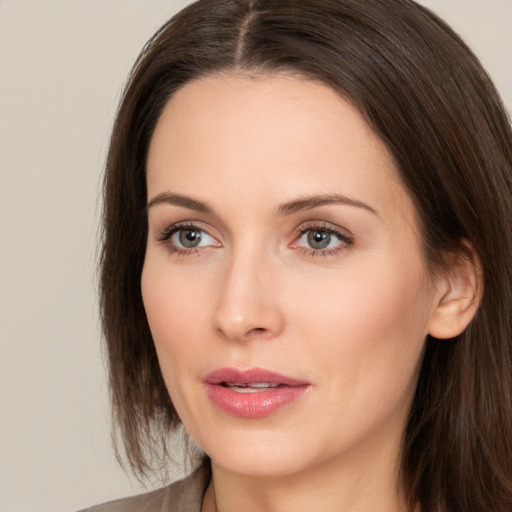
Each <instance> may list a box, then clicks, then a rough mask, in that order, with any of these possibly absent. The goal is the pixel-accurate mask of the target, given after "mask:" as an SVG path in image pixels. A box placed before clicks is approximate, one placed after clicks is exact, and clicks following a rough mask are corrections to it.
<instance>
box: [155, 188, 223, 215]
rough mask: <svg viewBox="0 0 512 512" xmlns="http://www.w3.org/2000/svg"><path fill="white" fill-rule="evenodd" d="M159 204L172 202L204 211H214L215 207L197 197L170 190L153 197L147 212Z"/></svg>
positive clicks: (190, 208)
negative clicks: (193, 197)
mask: <svg viewBox="0 0 512 512" xmlns="http://www.w3.org/2000/svg"><path fill="white" fill-rule="evenodd" d="M159 204H172V205H175V206H182V207H183V208H188V209H189V210H195V211H198V212H202V213H213V209H212V208H211V207H210V206H208V205H207V204H206V203H203V202H202V201H198V200H197V199H192V198H191V197H188V196H183V195H181V194H171V193H169V192H162V193H161V194H158V195H156V196H155V197H153V198H152V199H151V200H150V201H149V202H148V204H147V205H146V212H147V211H149V209H150V208H153V207H154V206H157V205H159Z"/></svg>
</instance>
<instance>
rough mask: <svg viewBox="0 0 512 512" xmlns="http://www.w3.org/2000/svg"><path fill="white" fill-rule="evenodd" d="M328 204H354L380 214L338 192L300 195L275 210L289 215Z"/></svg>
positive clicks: (280, 213) (278, 213)
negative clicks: (307, 195) (300, 196)
mask: <svg viewBox="0 0 512 512" xmlns="http://www.w3.org/2000/svg"><path fill="white" fill-rule="evenodd" d="M330 204H342V205H347V206H355V207H357V208H363V209H364V210H368V211H369V212H371V213H373V214H374V215H377V216H380V214H379V212H378V211H377V210H375V208H372V207H371V206H369V205H367V204H366V203H363V202H362V201H358V200H357V199H353V198H351V197H349V196H345V195H340V194H327V195H318V196H309V197H302V198H299V199H295V200H293V201H289V202H287V203H284V204H282V205H281V206H279V207H278V208H277V210H276V214H277V215H291V214H293V213H297V212H300V211H305V210H311V209H313V208H317V207H319V206H324V205H330Z"/></svg>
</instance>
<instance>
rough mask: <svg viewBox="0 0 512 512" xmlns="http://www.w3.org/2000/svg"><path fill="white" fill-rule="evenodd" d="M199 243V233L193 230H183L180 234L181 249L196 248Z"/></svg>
mask: <svg viewBox="0 0 512 512" xmlns="http://www.w3.org/2000/svg"><path fill="white" fill-rule="evenodd" d="M200 241H201V233H199V231H194V230H183V231H181V232H180V243H181V244H182V245H183V247H197V245H199V242H200Z"/></svg>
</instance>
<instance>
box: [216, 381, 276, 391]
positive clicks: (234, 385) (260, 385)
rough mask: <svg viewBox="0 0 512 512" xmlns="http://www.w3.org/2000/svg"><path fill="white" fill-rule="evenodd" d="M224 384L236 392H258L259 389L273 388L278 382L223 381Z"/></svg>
mask: <svg viewBox="0 0 512 512" xmlns="http://www.w3.org/2000/svg"><path fill="white" fill-rule="evenodd" d="M224 386H225V387H227V388H229V389H230V390H231V391H236V392H237V393H258V392H259V391H264V390H266V389H275V388H277V387H278V386H279V384H274V383H270V382H251V383H240V382H225V383H224Z"/></svg>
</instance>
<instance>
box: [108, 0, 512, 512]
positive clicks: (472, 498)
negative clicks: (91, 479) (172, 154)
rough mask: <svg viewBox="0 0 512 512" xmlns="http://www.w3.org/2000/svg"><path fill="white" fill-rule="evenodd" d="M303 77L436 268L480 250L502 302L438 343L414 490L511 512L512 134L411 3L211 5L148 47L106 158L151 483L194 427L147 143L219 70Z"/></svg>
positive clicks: (137, 431) (116, 290)
mask: <svg viewBox="0 0 512 512" xmlns="http://www.w3.org/2000/svg"><path fill="white" fill-rule="evenodd" d="M230 71H237V72H240V71H242V72H247V73H256V74H259V73H272V72H280V71H284V72H288V73H294V74H296V75H298V76H301V77H304V78H311V79H315V80H320V81H322V82H323V83H325V84H327V85H329V86H331V87H332V88H333V89H335V90H336V91H338V92H339V93H340V94H341V95H343V96H344V97H345V98H347V99H348V100H349V101H350V102H352V103H353V104H354V105H355V106H356V107H357V108H358V109H359V111H360V112H361V114H362V115H363V116H364V117H365V118H366V120H367V121H368V123H369V124H370V125H371V126H372V127H373V129H374V130H375V132H376V133H377V134H378V135H379V136H380V137H381V138H382V140H383V141H384V142H385V143H386V144H387V147H388V149H389V150H390V152H391V153H392V154H393V156H394V158H395V161H396V164H397V168H398V171H399V174H400V176H401V179H402V181H403V183H404V184H405V186H406V188H407V189H408V191H409V194H410V195H411V197H412V198H413V200H414V202H415V204H416V207H417V211H418V216H419V218H420V223H421V229H422V241H423V248H424V253H425V258H426V261H427V262H428V263H429V265H430V266H431V268H439V267H442V266H443V258H444V256H445V255H446V254H447V253H449V252H454V251H455V252H457V251H462V249H463V241H469V243H470V244H471V245H472V246H473V247H474V249H475V251H476V253H477V255H478V257H479V259H480V262H481V266H482V272H483V279H484V282H485V292H484V295H483V297H482V302H481V307H480V309H479V311H478V313H477V315H476V317H475V318H474V320H473V321H472V323H471V324H470V326H469V327H468V328H467V329H466V331H465V332H464V333H463V334H461V335H460V336H458V337H457V338H454V339H452V340H442V341H441V340H435V339H433V338H429V339H428V340H427V347H426V354H425V357H424V361H423V366H422V370H421V374H420V377H419V382H418V386H417V392H416V396H415V399H414V403H413V406H412V410H411V413H410V418H409V423H408V426H407V429H406V432H405V433H404V440H403V449H402V454H401V457H402V461H401V462H402V465H401V469H402V484H403V488H404V490H405V492H406V495H407V496H408V499H409V502H410V505H411V507H412V506H414V505H415V504H417V503H419V504H420V505H421V510H422V512H434V511H435V512H448V511H452V512H455V511H457V512H461V511H464V512H466V511H468V512H469V511H471V512H477V511H478V512H480V511H482V512H483V511H486V512H500V511H503V512H505V511H510V510H512V325H511V319H512V315H511V311H512V257H511V255H512V133H511V128H510V123H509V120H508V118H507V115H506V112H505V109H504V107H503V105H502V104H501V102H500V98H499V96H498V94H497V92H496V90H495V88H494V86H493V85H492V83H491V81H490V80H489V78H488V76H487V74H486V73H485V71H484V70H483V69H482V67H481V65H480V63H479V62H478V60H477V59H476V58H475V56H474V55H473V54H472V52H471V51H470V50H469V49H468V47H467V46H466V45H465V44H464V43H463V42H462V41H461V39H460V38H459V37H458V36H457V35H456V34H455V33H454V32H453V31H452V30H451V29H450V28H449V27H448V26H447V25H446V24H445V23H444V22H442V21H441V20H440V19H439V18H437V17H436V16H435V15H434V14H432V13H431V12H430V11H428V10H427V9H425V8H423V7H421V6H419V5H417V4H416V3H414V2H412V1H411V0H372V1H368V0H315V1H314V2H298V1H296V0H199V1H198V2H196V3H194V4H192V5H190V6H188V7H187V8H185V9H184V10H183V11H181V12H180V13H179V14H178V15H176V16H175V17H174V18H172V19H171V20H170V21H169V22H167V23H166V24H165V25H164V26H163V27H162V28H161V29H160V30H159V31H158V32H157V33H156V34H155V35H154V37H153V38H152V39H151V40H150V41H149V42H148V44H147V45H146V47H145V48H144V49H143V51H142V53H141V54H140V56H139V58H138V60H137V62H136V64H135V66H134V68H133V70H132V73H131V75H130V77H129V80H128V83H127V85H126V88H125V90H124V94H123V98H122V101H121V105H120V107H119V111H118V115H117V119H116V122H115V126H114V130H113V134H112V139H111V144H110V151H109V154H108V160H107V164H106V175H105V187H104V213H103V246H102V254H101V261H100V272H101V282H100V288H101V290H100V292H101V311H102V321H103V328H104V335H105V339H106V346H107V352H108V359H109V369H110V386H111V395H112V402H113V410H114V416H115V419H116V421H117V425H118V427H119V430H120V433H121V435H122V439H123V441H124V444H125V451H126V456H127V459H128V461H129V463H130V465H131V467H132V468H133V469H134V470H135V471H136V472H138V473H139V474H144V473H147V472H148V471H150V470H151V468H153V469H154V467H155V466H158V464H159V463H162V461H163V460H164V459H165V458H166V457H167V456H168V449H167V446H168V445H167V441H168V439H169V433H170V432H171V431H172V430H173V429H175V428H176V427H177V426H178V425H179V418H178V417H177V414H176V412H175V410H174V408H173V405H172V403H171V401H170V398H169V395H168V393H167V390H166V387H165V384H164V382H163V379H162V375H161V373H160V369H159V366H158V361H157V357H156V353H155V349H154V346H153V341H152V339H151V334H150V331H149V327H148V323H147V319H146V316H145V312H144V307H143V304H142V298H141V290H140V277H141V271H142V265H143V261H144V253H145V245H146V236H147V226H146V223H147V220H146V217H145V206H146V200H147V198H146V178H145V166H146V157H147V151H148V144H149V141H150V139H151V136H152V132H153V130H154V128H155V125H156V122H157V120H158V119H159V116H160V113H161V112H162V109H163V107H164V105H165V104H166V102H167V101H168V100H169V98H170V97H171V96H172V94H173V93H174V92H175V91H176V90H178V89H179V88H180V87H183V85H184V84H186V83H187V82H189V81H190V80H193V79H197V78H198V77H201V76H205V75H207V74H211V73H218V72H230Z"/></svg>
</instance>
